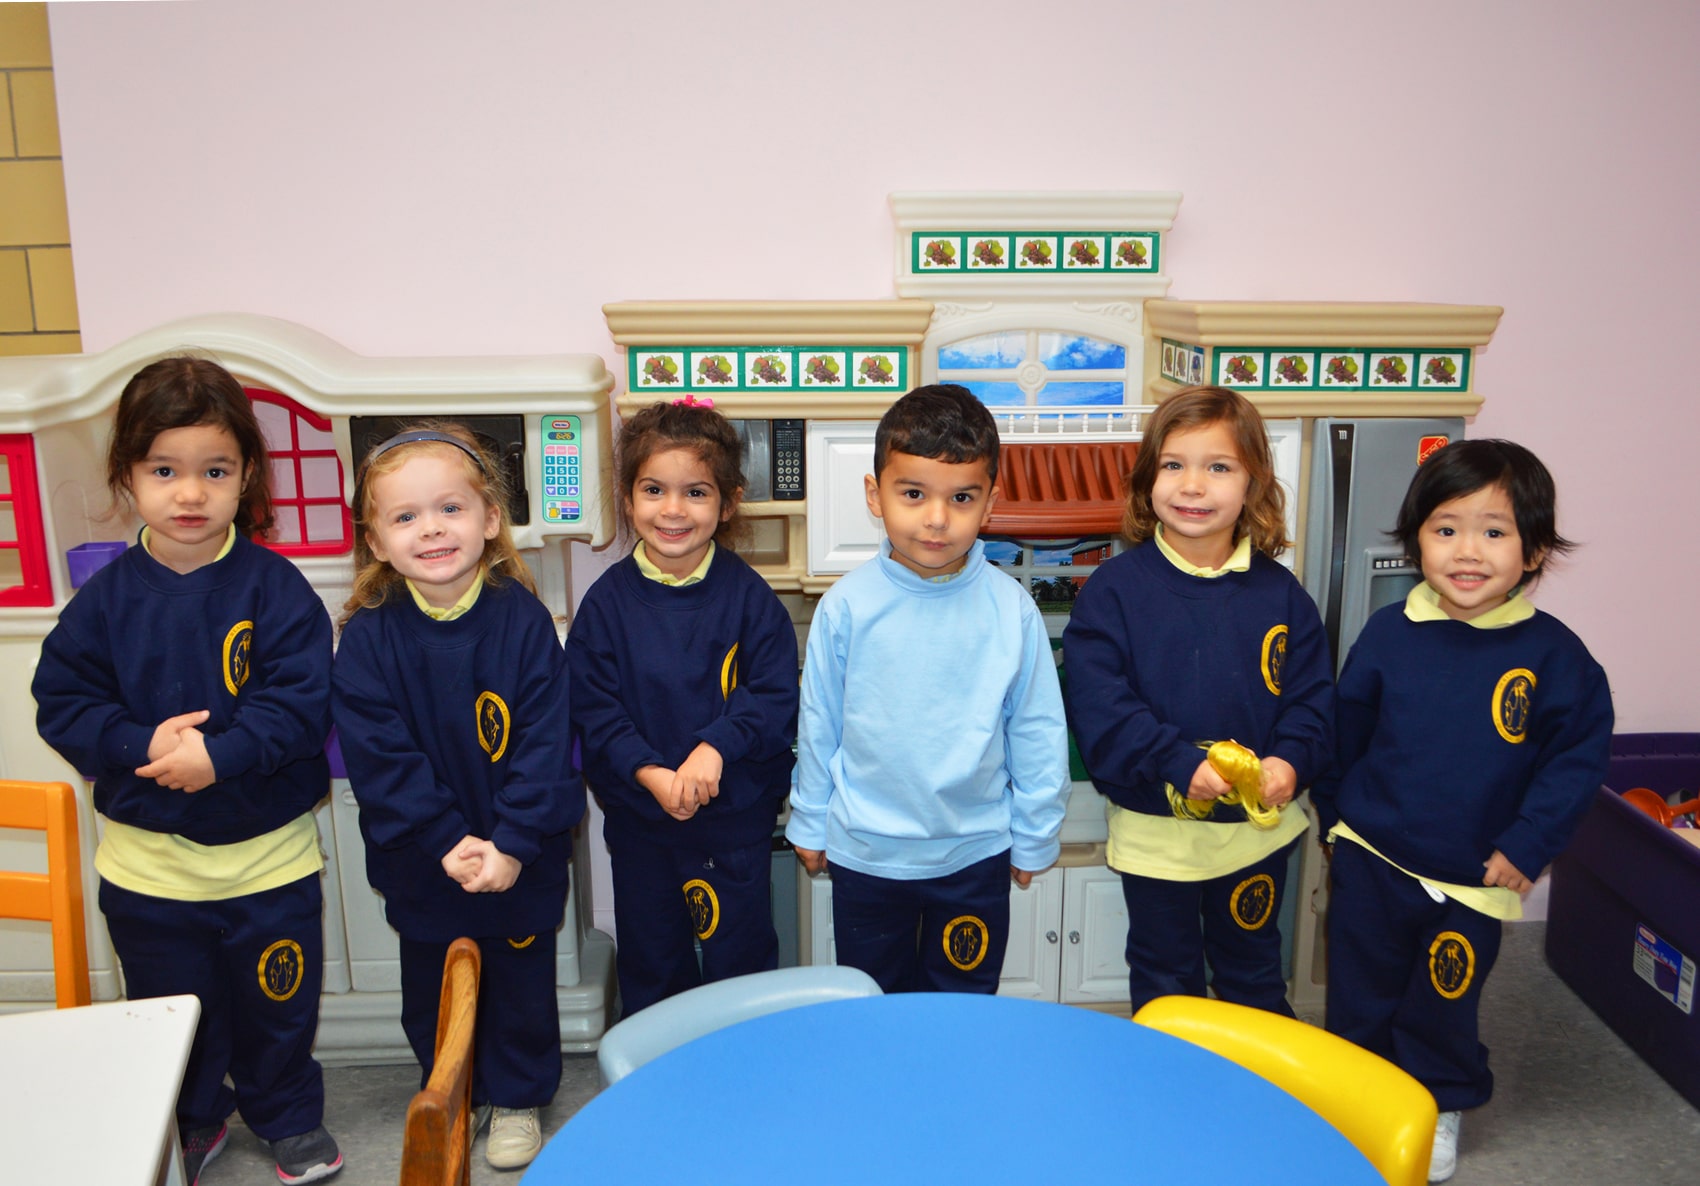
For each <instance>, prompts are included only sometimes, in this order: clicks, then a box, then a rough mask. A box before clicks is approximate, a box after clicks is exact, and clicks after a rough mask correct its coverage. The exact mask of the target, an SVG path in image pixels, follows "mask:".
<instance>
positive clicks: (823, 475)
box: [807, 420, 881, 576]
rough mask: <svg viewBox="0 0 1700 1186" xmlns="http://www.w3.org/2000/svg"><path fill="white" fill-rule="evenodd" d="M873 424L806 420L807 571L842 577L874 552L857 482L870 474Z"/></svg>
mask: <svg viewBox="0 0 1700 1186" xmlns="http://www.w3.org/2000/svg"><path fill="white" fill-rule="evenodd" d="M878 426H879V425H878V422H877V421H874V420H838V421H817V420H811V421H809V428H808V444H807V450H808V457H807V467H808V468H807V473H808V483H809V488H808V524H809V573H810V575H811V576H820V575H825V574H832V573H846V572H849V571H850V570H851V569H852V568H855V567H856V566H857V565H859V564H861V563H862V562H863V561H864V560H867V559H868V558H869V557H871V556H874V555H876V554H877V553H878V552H879V550H880V538H881V537H880V524H879V520H878V519H876V518H874V517H873V516H872V515H870V514H869V513H868V500H867V497H866V495H865V494H864V493H863V485H862V478H863V477H864V476H865V475H867V474H871V473H873V472H874V429H875V428H877V427H878Z"/></svg>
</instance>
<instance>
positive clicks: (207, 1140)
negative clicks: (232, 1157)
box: [181, 1124, 230, 1186]
mask: <svg viewBox="0 0 1700 1186" xmlns="http://www.w3.org/2000/svg"><path fill="white" fill-rule="evenodd" d="M181 1135H182V1138H183V1180H184V1181H185V1182H187V1183H189V1186H197V1184H198V1183H199V1182H200V1180H201V1171H202V1170H204V1169H206V1168H207V1166H208V1165H210V1164H212V1159H213V1158H215V1157H217V1156H218V1155H219V1154H220V1153H221V1152H223V1151H224V1143H225V1142H226V1141H228V1140H229V1139H230V1126H229V1125H227V1124H209V1125H207V1126H206V1127H205V1128H189V1129H185V1130H183V1132H182V1134H181Z"/></svg>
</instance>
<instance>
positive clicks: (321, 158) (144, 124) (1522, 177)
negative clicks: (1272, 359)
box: [51, 0, 1700, 731]
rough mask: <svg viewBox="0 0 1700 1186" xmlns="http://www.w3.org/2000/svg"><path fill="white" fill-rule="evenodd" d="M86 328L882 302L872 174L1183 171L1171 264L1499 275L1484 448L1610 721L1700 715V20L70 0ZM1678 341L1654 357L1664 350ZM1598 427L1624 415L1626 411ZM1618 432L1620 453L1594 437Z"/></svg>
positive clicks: (64, 115)
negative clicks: (1542, 499) (1523, 492)
mask: <svg viewBox="0 0 1700 1186" xmlns="http://www.w3.org/2000/svg"><path fill="white" fill-rule="evenodd" d="M51 19H52V30H53V40H54V57H55V67H56V71H57V80H58V87H59V107H60V123H61V131H62V135H63V140H64V149H65V170H66V176H67V187H68V190H69V195H68V196H69V205H70V213H71V226H72V241H73V243H74V251H75V257H76V268H77V287H78V298H79V302H80V305H81V313H82V321H83V336H84V342H85V345H86V348H88V349H100V348H103V347H106V346H109V345H111V344H113V343H114V342H116V341H119V340H121V339H122V338H124V337H126V336H128V335H130V334H132V333H134V332H137V331H139V330H141V329H144V328H146V327H149V326H152V325H154V324H157V323H158V322H160V321H163V320H165V319H167V318H171V317H176V316H179V315H185V314H190V313H200V312H210V311H222V310H232V309H235V310H249V311H256V312H264V313H270V314H275V315H278V316H282V317H288V318H291V319H294V320H297V321H301V322H304V323H306V324H308V325H311V326H314V327H316V328H318V329H320V330H322V331H324V332H326V333H328V334H330V335H331V336H333V337H335V338H338V339H340V340H341V341H343V342H345V343H347V344H348V345H350V346H351V347H353V348H354V349H356V350H359V351H362V352H366V353H423V354H433V353H479V352H498V351H499V352H554V351H593V352H597V353H600V354H602V355H603V356H604V357H605V358H606V359H608V360H609V362H610V364H613V363H614V361H615V352H614V348H613V345H612V343H611V342H610V341H609V339H608V337H607V334H606V331H605V329H604V326H603V323H602V319H601V314H600V306H601V304H602V303H603V302H605V301H610V300H622V299H637V298H702V297H707V298H723V297H747V298H754V297H775V298H798V297H805V298H806V297H822V298H825V297H831V298H867V297H885V296H890V295H892V276H891V258H892V251H891V223H890V220H889V217H888V214H887V209H886V204H885V199H886V195H887V194H888V193H889V192H891V191H893V190H906V189H968V190H972V189H1022V188H1066V189H1178V190H1180V191H1182V192H1183V193H1184V194H1185V195H1186V197H1185V200H1184V202H1183V203H1182V205H1181V210H1180V216H1179V218H1178V221H1177V223H1176V227H1175V230H1174V233H1173V234H1172V236H1171V237H1170V238H1169V240H1168V241H1167V242H1166V244H1165V264H1166V267H1167V270H1168V271H1169V272H1170V274H1171V275H1172V276H1173V277H1174V281H1175V283H1174V289H1173V295H1175V296H1177V297H1187V298H1208V299H1231V298H1258V299H1265V298H1266V299H1324V300H1421V301H1449V302H1465V303H1482V304H1497V305H1503V306H1505V308H1506V315H1505V319H1504V321H1503V323H1502V325H1501V328H1500V330H1499V334H1498V336H1497V338H1496V339H1495V341H1494V343H1493V345H1492V346H1491V348H1490V349H1489V350H1488V351H1487V352H1485V353H1484V354H1483V355H1482V356H1481V358H1480V362H1479V369H1478V373H1477V380H1478V382H1477V386H1478V388H1479V389H1480V390H1481V391H1482V392H1483V393H1484V394H1485V395H1486V396H1487V399H1488V404H1487V407H1486V409H1485V410H1484V412H1483V414H1482V415H1481V417H1480V418H1479V420H1478V422H1477V423H1476V424H1475V426H1474V427H1473V428H1472V429H1471V433H1472V435H1476V436H1482V435H1489V434H1497V435H1507V436H1514V437H1516V438H1518V439H1520V440H1522V441H1524V442H1525V443H1527V444H1529V445H1530V446H1531V447H1533V448H1534V449H1535V450H1536V451H1537V452H1539V453H1540V454H1541V455H1542V456H1543V457H1544V458H1545V460H1546V461H1547V462H1548V464H1549V465H1550V466H1551V467H1552V469H1553V470H1554V472H1555V474H1556V476H1557V479H1558V484H1559V489H1560V492H1561V496H1562V505H1561V526H1562V528H1563V529H1564V530H1565V531H1567V532H1568V533H1569V534H1571V535H1573V536H1574V537H1576V538H1578V539H1580V540H1582V541H1584V542H1585V544H1586V547H1585V548H1584V549H1583V550H1582V551H1581V552H1580V553H1579V554H1578V555H1577V556H1576V557H1575V558H1574V560H1573V561H1572V562H1571V563H1570V564H1569V566H1568V567H1567V568H1565V569H1562V570H1560V571H1559V572H1558V573H1556V574H1555V575H1553V576H1551V577H1549V578H1548V580H1547V582H1546V584H1545V586H1544V587H1543V589H1542V590H1541V595H1540V600H1541V602H1542V604H1543V605H1544V606H1545V607H1546V608H1548V609H1550V610H1552V611H1554V612H1556V613H1557V614H1559V616H1561V617H1562V618H1564V619H1565V620H1566V621H1567V622H1568V623H1569V624H1570V625H1571V626H1572V627H1574V628H1575V629H1576V630H1577V631H1578V633H1580V634H1581V635H1582V636H1583V637H1584V638H1586V639H1587V640H1588V642H1589V644H1590V645H1591V647H1592V648H1593V650H1594V652H1595V654H1596V655H1597V656H1598V657H1599V658H1600V659H1601V661H1602V662H1604V663H1605V665H1606V667H1607V669H1608V670H1609V671H1610V672H1611V674H1612V677H1613V685H1614V688H1615V691H1616V694H1617V703H1618V717H1619V728H1620V730H1624V731H1628V730H1653V729H1689V730H1693V729H1700V711H1697V709H1700V705H1697V704H1696V696H1695V692H1694V688H1695V680H1694V676H1693V672H1694V671H1695V670H1697V669H1700V630H1697V629H1696V628H1695V625H1694V618H1693V614H1692V611H1691V610H1689V609H1686V608H1682V609H1681V610H1680V612H1679V606H1680V607H1688V606H1690V605H1691V601H1690V598H1692V597H1693V595H1694V592H1693V591H1694V588H1695V586H1696V585H1697V584H1700V581H1697V580H1696V578H1697V576H1700V562H1697V560H1696V558H1695V552H1694V549H1693V548H1692V547H1690V546H1684V547H1682V548H1680V549H1679V551H1678V552H1677V553H1676V554H1675V555H1671V554H1669V553H1668V549H1669V548H1670V547H1671V546H1672V532H1673V531H1677V530H1682V531H1686V532H1688V534H1687V535H1682V536H1680V537H1678V538H1680V539H1682V540H1684V541H1687V540H1688V539H1689V537H1690V536H1691V535H1692V534H1693V532H1692V528H1691V527H1690V524H1689V521H1688V519H1687V513H1689V512H1691V511H1692V510H1693V509H1694V508H1696V507H1700V476H1697V469H1696V466H1695V465H1694V459H1695V456H1696V446H1695V441H1696V440H1700V410H1697V409H1700V403H1697V401H1696V399H1695V398H1694V396H1693V394H1692V392H1693V390H1694V388H1695V387H1696V386H1700V372H1697V370H1696V367H1695V366H1694V365H1693V364H1692V362H1690V361H1689V360H1688V358H1687V355H1688V354H1689V352H1690V348H1691V347H1690V342H1691V340H1692V335H1691V334H1690V332H1689V325H1688V324H1687V316H1686V315H1687V314H1688V313H1689V311H1690V310H1691V309H1692V308H1694V307H1695V306H1696V304H1697V302H1696V300H1695V297H1696V295H1697V294H1696V284H1697V281H1696V277H1700V235H1696V234H1695V232H1694V228H1693V226H1692V219H1693V212H1692V211H1693V195H1694V194H1695V193H1700V154H1696V153H1695V152H1693V151H1692V147H1693V128H1694V125H1695V120H1696V118H1697V117H1700V71H1696V70H1695V68H1694V61H1695V58H1696V55H1697V51H1700V9H1696V8H1695V7H1694V6H1691V5H1684V4H1679V3H1675V2H1668V3H1654V2H1646V0H1641V2H1631V3H1622V4H1612V5H1606V4H1583V3H1578V2H1575V0H1557V2H1555V3H1548V4H1533V3H1530V4H1517V3H1503V4H1497V5H1481V4H1479V3H1455V2H1448V0H1440V2H1436V3H1428V4H1423V5H1398V6H1391V5H1385V6H1384V5H1366V4H1362V3H1359V2H1357V0H1296V2H1291V3H1285V4H1281V5H1267V4H1263V3H1260V2H1257V0H1237V2H1236V0H1199V2H1195V3H1190V4H1173V3H1165V4H1156V3H1148V2H1145V0H1065V2H1063V3H1052V4H1032V3H1017V2H1012V0H976V2H974V3H933V4H916V3H914V2H913V0H859V2H858V3H855V4H850V5H840V6H832V7H829V8H816V7H814V6H810V5H804V4H796V3H794V2H790V0H786V2H770V3H743V4H737V3H734V4H729V5H706V4H701V3H697V2H694V0H693V2H690V3H682V2H678V0H663V2H656V0H651V2H648V3H633V4H629V5H617V4H600V5H595V6H592V5H588V4H549V3H518V2H509V3H498V4H491V5H470V4H462V3H449V2H448V0H405V2H403V0H386V2H382V3H380V2H374V0H361V2H359V3H348V2H347V0H299V2H296V3H292V4H289V5H262V4H239V3H221V4H120V5H93V4H69V5H53V6H52V7H51ZM1666 352H1669V357H1668V358H1666V357H1662V355H1664V354H1665V353H1666ZM1608 426H1609V428H1608ZM1590 446H1592V447H1594V448H1600V447H1604V448H1605V449H1606V450H1607V461H1606V462H1605V463H1604V464H1600V463H1598V462H1597V461H1594V462H1590V461H1589V456H1590V454H1589V452H1588V450H1589V448H1590Z"/></svg>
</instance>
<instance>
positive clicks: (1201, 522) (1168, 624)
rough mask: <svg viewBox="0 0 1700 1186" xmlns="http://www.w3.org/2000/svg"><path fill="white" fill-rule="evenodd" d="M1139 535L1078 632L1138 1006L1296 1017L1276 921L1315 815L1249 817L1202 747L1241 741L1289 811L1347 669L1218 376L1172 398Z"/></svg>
mask: <svg viewBox="0 0 1700 1186" xmlns="http://www.w3.org/2000/svg"><path fill="white" fill-rule="evenodd" d="M1123 530H1124V532H1125V534H1126V535H1127V537H1128V538H1129V539H1130V540H1132V541H1133V542H1134V543H1135V544H1136V545H1137V546H1135V547H1133V548H1131V549H1129V550H1128V551H1126V552H1123V553H1122V554H1121V555H1119V556H1116V557H1114V558H1112V559H1111V560H1109V561H1108V562H1106V563H1105V564H1104V565H1102V566H1101V567H1100V568H1098V570H1097V571H1096V572H1094V573H1093V574H1092V577H1091V579H1090V580H1088V581H1087V582H1086V584H1085V586H1084V587H1083V588H1082V589H1081V591H1080V595H1079V597H1078V598H1077V599H1076V601H1075V603H1074V611H1073V613H1072V615H1071V616H1070V618H1069V624H1068V628H1067V629H1066V630H1065V631H1064V633H1063V655H1064V663H1065V670H1066V672H1067V675H1068V709H1069V712H1068V715H1069V723H1070V725H1071V726H1072V727H1073V729H1074V735H1075V738H1076V739H1077V741H1078V743H1079V745H1080V754H1081V757H1082V758H1083V759H1084V760H1085V763H1086V768H1087V769H1088V770H1089V771H1090V772H1091V774H1092V782H1093V784H1094V785H1095V786H1096V787H1097V788H1098V790H1099V791H1101V792H1102V793H1103V794H1104V796H1105V797H1106V798H1107V799H1108V800H1109V803H1108V805H1107V808H1106V810H1107V812H1108V816H1109V844H1108V851H1107V854H1106V855H1107V860H1108V863H1109V865H1110V867H1111V868H1112V869H1115V870H1117V871H1118V872H1120V873H1121V875H1122V895H1123V897H1124V898H1126V900H1127V913H1128V933H1127V962H1128V985H1129V993H1130V996H1131V998H1132V1002H1133V1009H1134V1011H1135V1012H1137V1011H1138V1010H1139V1008H1140V1006H1141V1005H1143V1004H1145V1003H1146V1002H1147V1001H1149V1000H1151V999H1152V998H1153V997H1158V996H1163V995H1165V994H1177V993H1183V994H1190V995H1192V996H1203V995H1204V991H1205V984H1206V976H1205V969H1206V965H1208V967H1209V972H1210V978H1209V985H1210V987H1211V988H1212V989H1213V990H1214V991H1215V994H1216V995H1217V996H1218V997H1220V998H1222V999H1223V1000H1226V1001H1232V1002H1234V1003H1236V1004H1241V1005H1251V1006H1254V1007H1256V1008H1260V1009H1268V1010H1270V1011H1272V1012H1276V1013H1282V1014H1285V1015H1287V1016H1289V1017H1290V1016H1292V1007H1291V1006H1290V1005H1288V1003H1287V996H1286V993H1287V984H1286V980H1285V978H1284V977H1283V975H1282V968H1281V932H1280V927H1279V924H1278V921H1277V920H1278V919H1279V917H1280V911H1281V898H1282V894H1283V891H1284V889H1285V885H1286V874H1287V864H1288V859H1289V857H1290V856H1291V855H1292V852H1293V850H1294V846H1295V845H1297V843H1298V841H1299V837H1300V836H1302V835H1303V834H1304V832H1305V829H1306V828H1307V827H1308V826H1309V821H1308V820H1307V819H1306V818H1305V816H1304V815H1303V813H1302V812H1299V811H1293V810H1286V811H1279V814H1278V815H1274V816H1273V817H1271V816H1270V815H1262V816H1261V817H1260V819H1261V822H1260V821H1259V820H1255V819H1252V818H1250V817H1249V816H1248V813H1247V812H1246V810H1245V809H1244V808H1243V807H1242V806H1239V805H1230V804H1227V803H1224V802H1222V797H1223V796H1225V795H1227V794H1228V792H1229V791H1230V790H1231V789H1233V788H1231V787H1230V784H1229V783H1228V782H1227V781H1226V780H1225V779H1224V778H1223V776H1222V775H1221V774H1220V773H1218V772H1217V770H1216V769H1215V767H1213V766H1212V765H1211V763H1210V762H1209V760H1208V759H1207V757H1206V750H1205V748H1204V747H1208V746H1209V745H1211V743H1213V742H1218V741H1237V742H1239V743H1240V745H1242V746H1244V747H1246V748H1247V749H1249V750H1251V751H1252V752H1253V753H1254V754H1255V755H1256V756H1257V758H1258V765H1259V766H1260V767H1261V771H1262V790H1261V797H1262V799H1263V801H1264V804H1265V805H1266V806H1267V807H1272V808H1276V809H1279V808H1281V807H1283V806H1284V805H1286V804H1287V803H1289V802H1291V800H1292V798H1293V796H1294V795H1295V794H1296V793H1298V791H1299V790H1301V789H1302V788H1304V787H1306V786H1308V785H1309V784H1310V782H1311V780H1312V779H1314V778H1316V777H1317V776H1318V775H1320V774H1321V773H1322V772H1323V770H1324V769H1326V767H1327V764H1328V760H1329V757H1330V754H1331V750H1332V743H1333V733H1332V727H1331V726H1332V717H1333V710H1334V699H1333V681H1332V679H1331V678H1330V676H1331V672H1330V669H1329V668H1330V664H1329V658H1328V645H1327V642H1326V641H1325V639H1324V637H1323V632H1322V622H1321V620H1320V619H1319V617H1318V616H1317V612H1316V605H1315V603H1314V602H1313V601H1312V600H1311V599H1310V597H1309V595H1307V594H1306V593H1305V591H1304V589H1303V588H1301V587H1300V585H1299V583H1298V581H1297V580H1296V579H1295V578H1294V577H1293V574H1292V573H1290V572H1288V571H1287V570H1286V569H1285V568H1283V567H1282V566H1281V565H1280V564H1279V563H1277V561H1276V559H1275V558H1276V557H1277V556H1279V555H1280V554H1281V553H1282V551H1284V550H1285V548H1286V546H1287V541H1286V516H1285V506H1284V500H1283V497H1282V491H1281V487H1280V486H1279V485H1278V484H1277V482H1276V480H1275V472H1274V466H1273V463H1272V460H1271V457H1270V452H1269V438H1268V435H1267V432H1266V430H1265V429H1264V426H1263V420H1262V417H1260V416H1259V415H1258V412H1257V409H1256V408H1255V407H1253V406H1252V405H1251V403H1250V402H1249V401H1248V400H1246V398H1245V397H1244V396H1242V395H1240V394H1238V393H1236V392H1233V391H1228V390H1225V389H1223V388H1220V387H1195V388H1188V389H1185V390H1182V391H1179V392H1176V393H1175V394H1174V395H1171V396H1170V397H1169V398H1168V399H1167V400H1165V401H1164V402H1163V404H1162V405H1161V406H1160V407H1159V408H1158V409H1157V412H1156V414H1155V415H1154V416H1153V417H1152V421H1151V424H1150V426H1149V427H1148V428H1147V429H1146V433H1145V440H1144V441H1143V443H1141V445H1140V447H1139V455H1138V458H1137V460H1136V461H1135V463H1134V467H1133V474H1132V476H1131V478H1130V479H1129V489H1128V503H1127V510H1126V515H1125V518H1124V522H1123Z"/></svg>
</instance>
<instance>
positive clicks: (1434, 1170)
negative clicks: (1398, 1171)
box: [1428, 1112, 1463, 1182]
mask: <svg viewBox="0 0 1700 1186" xmlns="http://www.w3.org/2000/svg"><path fill="white" fill-rule="evenodd" d="M1461 1119H1463V1114H1462V1113H1460V1112H1442V1113H1441V1114H1440V1118H1439V1119H1438V1120H1436V1121H1435V1122H1434V1152H1433V1153H1431V1154H1429V1158H1428V1180H1429V1181H1430V1182H1444V1181H1446V1180H1447V1179H1448V1178H1450V1177H1451V1176H1452V1175H1453V1174H1454V1173H1456V1172H1457V1170H1458V1122H1459V1121H1460V1120H1461Z"/></svg>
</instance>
